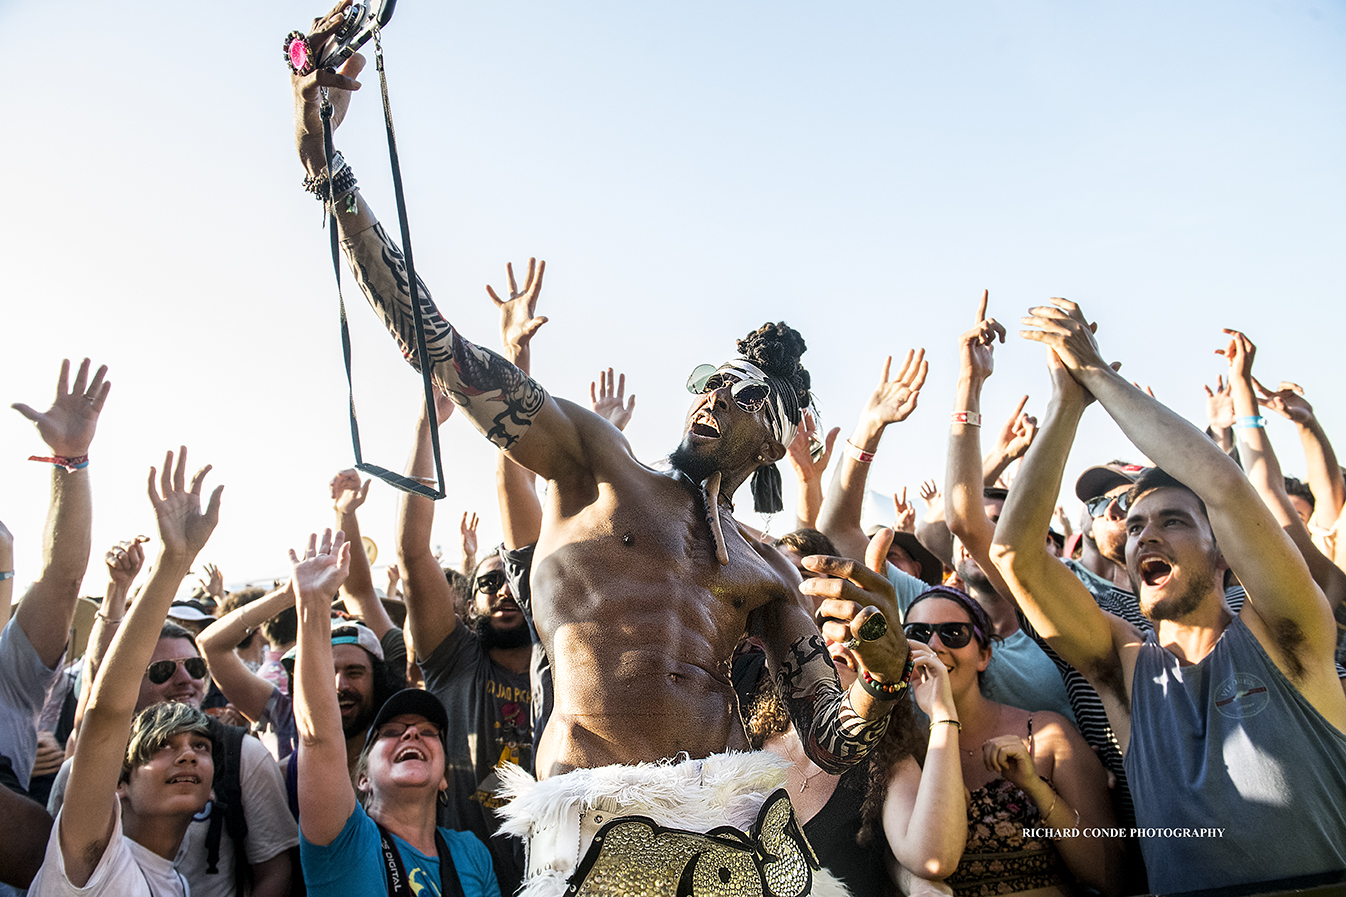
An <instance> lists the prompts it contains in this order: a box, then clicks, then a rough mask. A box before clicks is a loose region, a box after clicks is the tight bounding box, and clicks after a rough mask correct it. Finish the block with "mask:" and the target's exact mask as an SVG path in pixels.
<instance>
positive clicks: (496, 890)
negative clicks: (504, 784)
mask: <svg viewBox="0 0 1346 897" xmlns="http://www.w3.org/2000/svg"><path fill="white" fill-rule="evenodd" d="M439 832H440V834H442V835H443V836H444V841H445V843H446V844H448V845H449V856H451V857H452V858H453V865H454V868H455V869H457V870H458V880H459V881H460V882H462V885H463V893H464V894H465V895H467V897H500V886H499V885H498V884H496V880H495V869H494V868H492V866H491V854H490V852H489V851H487V850H486V845H485V844H482V843H481V839H479V838H478V837H477V836H476V835H474V834H472V833H471V832H455V831H454V830H453V829H447V828H441V829H440V830H439ZM393 842H394V844H395V846H396V847H397V852H398V854H399V855H400V856H401V858H402V865H403V867H404V868H405V869H406V872H407V879H408V881H409V883H410V884H411V892H412V894H414V895H415V897H440V891H439V857H438V856H437V855H436V856H426V855H425V854H423V853H421V852H420V851H419V850H417V849H416V848H414V847H412V846H411V845H410V844H408V843H407V842H406V841H403V840H402V839H401V838H399V837H397V835H393ZM299 859H300V861H301V862H302V863H303V866H304V885H305V886H306V887H307V888H308V893H309V894H310V895H312V897H325V895H332V897H337V895H347V894H373V895H378V894H386V893H387V885H386V884H385V883H384V878H383V848H382V846H381V845H380V844H379V828H378V826H377V825H375V824H374V820H373V819H370V818H369V815H368V814H367V813H365V808H364V807H362V806H360V805H359V804H358V803H357V804H356V805H355V810H354V811H353V812H352V813H351V815H350V818H349V819H347V820H346V825H345V827H344V828H342V830H341V834H339V835H337V836H336V840H334V841H333V842H332V843H331V844H328V845H327V846H326V847H323V846H320V845H317V844H313V843H311V842H310V841H309V840H308V839H307V838H305V837H304V836H303V834H302V833H301V834H300V837H299Z"/></svg>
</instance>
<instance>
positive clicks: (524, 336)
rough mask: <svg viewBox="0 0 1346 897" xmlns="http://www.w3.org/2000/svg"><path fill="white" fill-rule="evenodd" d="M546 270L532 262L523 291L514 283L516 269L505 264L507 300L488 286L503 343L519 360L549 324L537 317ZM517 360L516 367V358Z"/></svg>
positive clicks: (543, 265)
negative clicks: (540, 328)
mask: <svg viewBox="0 0 1346 897" xmlns="http://www.w3.org/2000/svg"><path fill="white" fill-rule="evenodd" d="M546 270H547V263H546V262H539V261H538V260H537V259H529V260H528V276H527V277H526V278H525V279H524V283H523V289H522V290H520V289H519V287H518V284H517V283H516V282H515V280H514V266H513V265H512V264H506V265H505V276H506V277H507V278H508V279H509V298H508V299H501V298H500V297H499V296H497V295H496V293H495V290H494V289H493V288H492V287H491V286H490V285H489V284H488V285H487V287H486V292H487V294H488V295H490V297H491V301H492V302H494V303H495V307H496V308H497V309H499V310H500V341H501V342H502V343H503V344H504V346H505V348H506V349H507V350H509V352H510V353H511V354H512V355H515V356H517V355H518V353H520V352H526V351H527V350H528V344H529V343H530V342H532V339H533V334H535V333H537V331H538V328H539V327H541V326H542V325H543V324H545V323H547V319H546V318H545V317H537V316H535V315H534V312H535V311H536V309H537V300H538V297H539V296H540V295H541V294H542V275H543V274H544V273H545V272H546ZM515 360H516V363H517V358H516V359H515Z"/></svg>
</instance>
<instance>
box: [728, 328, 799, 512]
mask: <svg viewBox="0 0 1346 897" xmlns="http://www.w3.org/2000/svg"><path fill="white" fill-rule="evenodd" d="M735 348H737V349H738V352H739V354H740V355H742V356H743V357H744V358H746V359H748V361H751V362H752V363H753V364H755V365H757V367H759V368H761V369H762V372H763V373H765V374H766V375H767V379H768V381H769V382H770V384H771V388H772V390H774V391H775V392H776V393H777V394H778V395H780V396H781V397H782V399H783V400H784V402H785V408H786V413H787V414H788V415H789V417H790V422H791V423H793V424H798V423H799V422H800V420H801V419H802V418H803V414H804V409H805V408H807V407H808V406H809V403H810V401H811V397H810V395H809V388H810V387H811V386H812V385H813V379H812V378H811V377H810V376H809V372H808V371H807V370H805V369H804V366H803V365H802V364H800V363H799V359H800V356H802V355H803V354H804V353H805V352H807V351H808V345H807V344H806V343H805V342H804V338H803V337H802V336H800V335H799V331H797V330H795V329H794V328H793V327H791V326H790V325H789V324H786V323H785V322H784V321H779V322H777V323H775V324H772V323H771V322H769V321H768V322H767V323H765V324H763V325H762V326H761V327H758V328H757V329H756V330H754V331H753V332H752V333H750V334H748V335H747V336H746V337H745V338H743V339H741V340H739V341H738V342H737V343H736V344H735ZM752 504H753V510H754V511H756V512H757V513H759V514H774V513H776V512H777V511H780V510H782V509H783V508H784V507H785V503H784V501H783V499H782V498H781V476H780V470H779V468H777V467H776V465H775V464H763V465H762V466H761V467H759V468H757V470H755V471H753V475H752Z"/></svg>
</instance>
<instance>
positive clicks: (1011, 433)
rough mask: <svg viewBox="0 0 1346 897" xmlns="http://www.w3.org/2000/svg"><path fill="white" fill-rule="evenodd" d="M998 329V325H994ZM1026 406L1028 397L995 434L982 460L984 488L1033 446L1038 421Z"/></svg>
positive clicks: (1024, 398) (992, 483) (1002, 332)
mask: <svg viewBox="0 0 1346 897" xmlns="http://www.w3.org/2000/svg"><path fill="white" fill-rule="evenodd" d="M996 326H997V327H999V326H1000V325H998V324H997V325H996ZM1000 330H1001V333H1000V341H1001V342H1002V343H1003V342H1004V341H1005V334H1004V328H1003V327H1001V328H1000ZM1027 404H1028V396H1024V397H1023V398H1022V399H1020V400H1019V404H1018V405H1016V406H1015V408H1014V411H1013V412H1012V413H1011V414H1010V416H1009V420H1007V421H1005V424H1004V426H1002V427H1001V428H1000V431H999V432H998V433H997V434H996V440H995V444H994V445H992V446H991V450H990V451H988V452H987V453H986V457H985V458H983V459H982V482H983V483H984V484H985V485H986V486H994V485H996V484H997V483H999V482H1000V480H1001V478H1002V477H1004V476H1005V471H1007V470H1009V466H1010V465H1011V464H1013V463H1014V462H1015V461H1018V460H1019V459H1020V458H1022V457H1023V456H1024V452H1026V451H1028V447H1029V446H1031V445H1032V444H1033V437H1034V436H1036V435H1037V432H1038V420H1037V418H1036V417H1033V416H1032V415H1031V414H1029V413H1028V412H1026V411H1024V406H1025V405H1027Z"/></svg>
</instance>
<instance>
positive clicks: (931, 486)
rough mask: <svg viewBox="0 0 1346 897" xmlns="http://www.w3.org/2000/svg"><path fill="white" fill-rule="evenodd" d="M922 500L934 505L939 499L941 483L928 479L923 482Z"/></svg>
mask: <svg viewBox="0 0 1346 897" xmlns="http://www.w3.org/2000/svg"><path fill="white" fill-rule="evenodd" d="M921 501H923V502H925V503H926V504H927V505H933V504H935V503H936V502H937V501H939V484H938V483H936V482H935V481H934V480H926V481H925V482H924V483H922V484H921Z"/></svg>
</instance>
